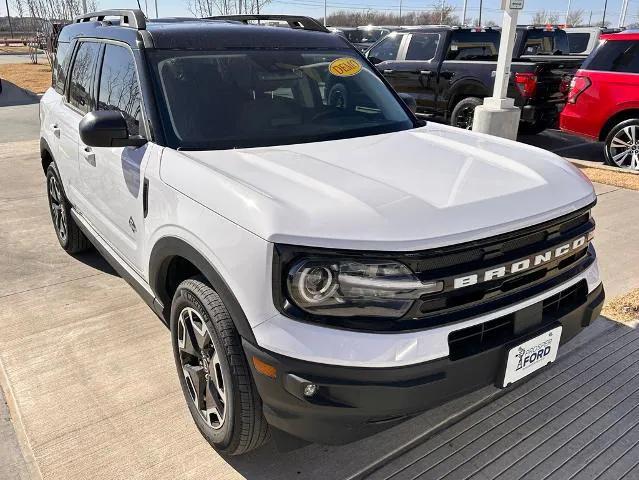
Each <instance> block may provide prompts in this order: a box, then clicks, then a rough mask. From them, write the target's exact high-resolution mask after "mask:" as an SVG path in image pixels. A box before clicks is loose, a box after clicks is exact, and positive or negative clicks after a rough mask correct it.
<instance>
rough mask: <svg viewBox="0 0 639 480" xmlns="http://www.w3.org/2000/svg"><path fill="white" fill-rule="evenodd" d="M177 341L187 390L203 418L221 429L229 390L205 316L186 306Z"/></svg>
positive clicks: (215, 427) (213, 426)
mask: <svg viewBox="0 0 639 480" xmlns="http://www.w3.org/2000/svg"><path fill="white" fill-rule="evenodd" d="M177 330H178V331H177V342H178V350H179V354H180V362H181V364H182V371H183V372H184V380H185V383H186V389H187V391H188V394H189V396H190V398H191V401H192V402H193V404H194V405H195V407H196V408H197V410H198V411H199V414H200V416H201V417H202V419H203V420H204V421H205V422H206V423H207V424H208V425H209V426H210V427H211V428H214V429H218V428H220V427H221V426H222V425H223V423H224V419H225V415H226V389H225V381H224V373H223V368H222V363H221V362H220V358H219V355H218V354H217V351H216V350H215V347H214V344H213V341H212V339H211V334H210V332H209V329H208V327H207V325H206V323H205V322H204V319H203V318H202V316H201V315H200V314H199V313H198V312H197V311H196V310H194V309H193V308H190V307H186V308H184V309H183V310H182V311H181V312H180V315H179V316H178V329H177Z"/></svg>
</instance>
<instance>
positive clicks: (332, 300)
mask: <svg viewBox="0 0 639 480" xmlns="http://www.w3.org/2000/svg"><path fill="white" fill-rule="evenodd" d="M443 288H444V284H443V283H442V282H428V283H424V282H421V281H420V280H419V279H418V278H417V277H416V276H415V275H414V274H413V272H412V271H411V270H410V269H409V268H408V267H407V266H406V265H404V264H402V263H398V262H394V261H389V260H360V259H357V260H353V259H336V260H331V259H313V258H308V259H303V260H299V261H297V262H296V263H294V264H293V265H292V266H291V268H290V270H289V271H288V274H287V280H286V290H287V297H288V298H289V300H290V301H291V302H292V303H293V304H294V305H296V306H297V307H299V308H301V309H302V310H304V311H306V312H308V313H311V314H315V315H325V316H334V317H335V316H339V317H354V316H357V317H387V318H399V317H401V316H403V315H404V314H405V313H406V312H407V311H408V310H409V309H410V307H411V306H412V304H413V302H414V301H415V300H416V299H418V298H419V297H420V296H422V295H424V294H428V293H435V292H440V291H441V290H442V289H443Z"/></svg>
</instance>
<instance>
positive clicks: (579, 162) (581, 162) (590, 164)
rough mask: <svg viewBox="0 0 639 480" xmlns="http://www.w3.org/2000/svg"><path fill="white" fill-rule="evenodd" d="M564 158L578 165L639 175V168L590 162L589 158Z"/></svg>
mask: <svg viewBox="0 0 639 480" xmlns="http://www.w3.org/2000/svg"><path fill="white" fill-rule="evenodd" d="M564 158H565V159H566V160H568V161H569V162H570V163H572V164H574V165H577V166H578V167H587V168H594V169H596V170H606V171H608V172H616V173H622V174H623V173H627V174H630V175H639V170H629V169H626V168H619V167H611V166H609V165H603V164H600V163H596V162H589V161H587V160H579V159H577V158H568V157H564Z"/></svg>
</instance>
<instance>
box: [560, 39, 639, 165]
mask: <svg viewBox="0 0 639 480" xmlns="http://www.w3.org/2000/svg"><path fill="white" fill-rule="evenodd" d="M601 40H602V43H601V44H600V45H599V46H598V47H597V48H596V49H595V50H594V51H593V52H592V53H591V54H590V56H589V57H588V59H587V60H586V61H585V62H584V64H583V66H582V67H581V69H580V70H579V71H578V72H577V74H576V75H575V77H574V78H573V80H572V83H571V88H570V93H569V94H568V103H567V105H566V108H564V110H563V112H562V113H561V129H562V130H564V131H566V132H570V133H575V134H577V135H581V136H583V137H585V138H588V139H591V140H599V141H603V142H605V143H604V150H605V161H606V163H607V164H608V165H613V166H617V167H622V168H632V169H635V170H639V33H636V32H623V33H615V34H610V35H602V36H601Z"/></svg>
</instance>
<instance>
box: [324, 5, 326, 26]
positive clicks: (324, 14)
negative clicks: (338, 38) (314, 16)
mask: <svg viewBox="0 0 639 480" xmlns="http://www.w3.org/2000/svg"><path fill="white" fill-rule="evenodd" d="M324 26H326V0H324Z"/></svg>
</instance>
